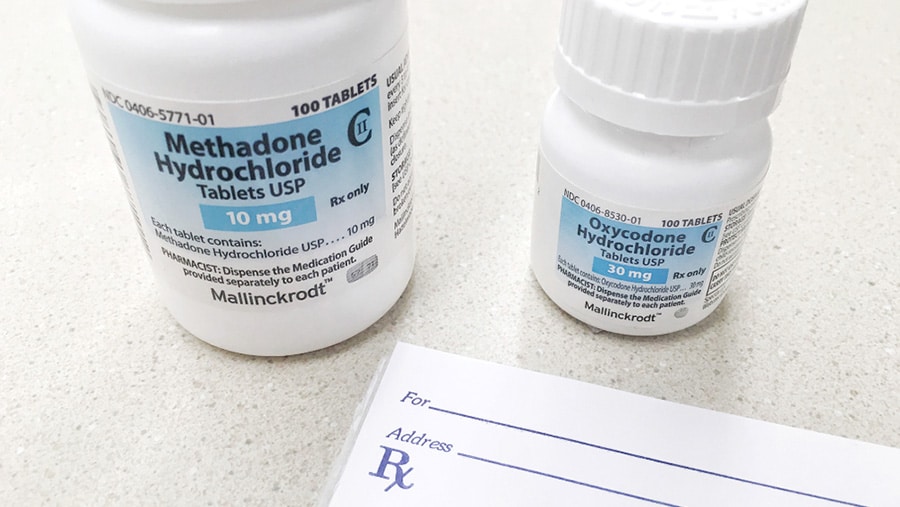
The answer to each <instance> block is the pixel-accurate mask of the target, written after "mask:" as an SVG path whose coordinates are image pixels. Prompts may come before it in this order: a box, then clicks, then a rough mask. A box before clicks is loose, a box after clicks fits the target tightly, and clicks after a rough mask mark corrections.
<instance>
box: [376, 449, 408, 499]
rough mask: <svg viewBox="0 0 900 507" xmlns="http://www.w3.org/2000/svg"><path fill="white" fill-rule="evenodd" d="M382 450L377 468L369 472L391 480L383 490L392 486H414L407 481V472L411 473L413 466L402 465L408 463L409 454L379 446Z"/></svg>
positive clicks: (406, 487)
mask: <svg viewBox="0 0 900 507" xmlns="http://www.w3.org/2000/svg"><path fill="white" fill-rule="evenodd" d="M380 447H381V449H382V450H383V451H384V452H383V453H382V455H381V462H380V463H379V464H378V470H376V471H375V472H369V475H371V476H372V477H377V478H379V479H385V480H388V481H391V482H390V484H388V486H387V487H386V488H384V490H385V491H390V490H391V488H393V487H394V486H397V487H399V488H400V489H409V488H411V487H413V486H414V484H413V483H411V482H407V480H408V477H409V474H410V473H412V471H413V467H406V468H404V465H406V464H407V463H409V454H407V453H406V452H404V451H401V450H400V449H393V448H391V447H385V446H383V445H382V446H380Z"/></svg>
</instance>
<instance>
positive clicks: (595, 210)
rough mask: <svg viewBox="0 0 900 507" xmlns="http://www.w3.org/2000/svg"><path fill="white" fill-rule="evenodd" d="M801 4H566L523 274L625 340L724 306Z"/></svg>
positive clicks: (617, 0) (788, 0) (774, 0)
mask: <svg viewBox="0 0 900 507" xmlns="http://www.w3.org/2000/svg"><path fill="white" fill-rule="evenodd" d="M805 8H806V0H755V1H752V2H751V1H737V2H735V1H704V2H698V1H693V0H669V1H658V0H654V1H624V0H566V1H565V2H564V7H563V14H562V21H561V33H560V38H559V43H558V51H557V54H556V77H557V81H558V84H559V90H558V91H557V92H556V94H555V95H554V96H553V97H552V98H551V99H550V103H549V105H548V107H547V111H546V116H545V119H544V122H543V125H542V131H541V146H540V158H539V164H538V177H537V195H536V198H535V199H536V200H535V211H534V222H533V232H532V234H533V237H532V269H533V270H534V273H535V276H536V278H537V280H538V282H539V283H540V285H541V287H542V288H543V289H544V291H545V292H546V293H547V294H548V295H549V296H550V298H551V299H552V300H553V301H554V302H556V304H558V305H559V306H560V307H561V308H562V309H563V310H565V311H566V312H568V313H569V314H571V315H572V316H574V317H576V318H578V319H580V320H582V321H584V322H586V323H587V324H589V325H591V326H594V327H597V328H600V329H604V330H608V331H612V332H615V333H622V334H629V335H658V334H664V333H670V332H674V331H678V330H680V329H684V328H686V327H688V326H690V325H692V324H695V323H697V322H699V321H700V320H702V319H703V318H705V317H707V316H708V315H709V314H710V313H711V312H712V311H713V310H714V309H715V308H716V307H717V306H718V304H719V303H720V302H721V301H722V297H723V296H724V295H725V290H726V287H727V286H728V279H729V277H730V276H731V274H732V272H733V271H734V269H735V265H736V263H737V260H738V255H739V253H740V249H741V243H742V242H743V240H744V237H745V235H746V232H747V227H748V225H749V223H750V218H751V215H752V213H753V208H754V206H755V204H756V202H757V198H758V195H759V191H760V187H761V185H762V183H763V178H764V176H765V174H766V171H767V169H768V165H769V159H770V154H771V150H772V141H771V131H770V128H769V124H768V120H767V116H768V115H769V114H770V113H771V112H772V111H773V110H774V109H775V107H776V105H777V103H778V100H779V97H780V92H781V88H782V84H783V82H784V79H785V77H786V75H787V73H788V69H789V67H790V59H791V55H792V53H793V49H794V45H795V42H796V40H797V36H798V33H799V29H800V24H801V20H802V17H803V14H804V11H805Z"/></svg>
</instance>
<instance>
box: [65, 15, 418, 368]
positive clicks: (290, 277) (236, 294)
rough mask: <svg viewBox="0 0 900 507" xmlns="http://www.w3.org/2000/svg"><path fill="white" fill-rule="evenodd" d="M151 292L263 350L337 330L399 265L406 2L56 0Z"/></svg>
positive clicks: (307, 346)
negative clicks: (64, 6)
mask: <svg viewBox="0 0 900 507" xmlns="http://www.w3.org/2000/svg"><path fill="white" fill-rule="evenodd" d="M69 7H70V9H69V10H70V18H71V22H72V26H73V30H74V33H75V37H76V40H77V42H78V45H79V47H80V50H81V53H82V57H83V60H84V64H85V67H86V70H87V73H88V77H89V81H90V88H91V91H92V92H93V97H94V99H95V101H96V104H97V106H98V108H99V110H100V115H101V118H102V123H103V127H104V129H105V132H106V135H107V137H108V139H109V143H110V145H111V147H112V151H113V155H114V159H115V162H116V164H117V165H118V168H119V172H120V175H121V177H122V180H123V181H124V183H125V187H126V190H127V195H128V199H129V201H130V205H131V211H132V212H133V213H134V217H135V219H136V221H137V224H138V229H139V232H140V237H141V240H142V242H143V245H144V247H145V248H146V251H147V254H148V255H149V257H150V263H151V265H152V269H153V272H154V277H155V279H156V282H157V286H158V289H159V292H160V294H161V298H162V301H163V302H164V303H165V305H166V306H167V307H168V309H169V311H170V312H171V314H172V315H173V316H174V318H175V319H176V320H177V321H178V322H179V323H180V324H181V325H182V326H183V327H184V328H185V329H186V330H187V331H189V332H190V333H192V334H194V335H195V336H197V337H198V338H200V339H202V340H204V341H206V342H208V343H210V344H213V345H215V346H218V347H221V348H223V349H227V350H230V351H235V352H240V353H246V354H252V355H263V356H274V355H289V354H296V353H301V352H307V351H311V350H315V349H320V348H323V347H327V346H329V345H332V344H334V343H337V342H340V341H342V340H345V339H347V338H349V337H351V336H353V335H355V334H357V333H359V332H360V331H362V330H363V329H365V328H366V327H368V326H369V325H371V324H372V323H374V322H375V321H376V320H377V319H378V318H380V317H381V316H382V315H384V314H385V312H387V311H388V309H390V307H391V306H392V305H393V304H394V303H395V302H396V301H397V300H398V299H399V297H400V295H401V293H402V292H403V290H404V289H405V287H406V285H407V283H408V281H409V278H410V276H411V273H412V268H413V261H414V248H415V247H414V232H413V227H412V225H411V223H410V218H411V213H412V164H411V157H412V152H411V146H410V144H409V143H410V137H409V132H410V123H409V122H410V119H409V110H410V102H409V60H408V41H407V13H406V3H405V0H304V1H289V0H70V4H69Z"/></svg>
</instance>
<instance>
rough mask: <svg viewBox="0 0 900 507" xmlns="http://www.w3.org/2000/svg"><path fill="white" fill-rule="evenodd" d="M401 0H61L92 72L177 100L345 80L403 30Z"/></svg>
mask: <svg viewBox="0 0 900 507" xmlns="http://www.w3.org/2000/svg"><path fill="white" fill-rule="evenodd" d="M406 16H407V13H406V3H405V0H375V1H362V0H342V1H340V2H334V3H333V4H331V3H329V2H327V1H325V0H312V1H310V2H234V3H224V4H222V5H187V6H185V5H172V4H162V3H155V2H111V1H106V0H70V3H69V17H70V20H71V24H72V27H73V31H74V33H75V37H76V39H77V41H78V44H79V46H80V49H81V54H82V58H83V60H84V62H85V66H86V67H87V69H88V70H89V72H91V73H92V74H94V75H96V76H98V77H100V78H103V79H107V80H110V81H112V82H115V84H117V85H119V86H122V87H126V88H130V89H134V90H152V91H153V92H154V93H156V94H160V95H161V96H168V97H171V98H179V99H186V100H191V99H192V100H223V101H227V100H246V99H248V98H252V97H265V96H268V97H274V96H279V95H286V94H291V93H296V92H297V91H298V89H301V90H302V89H310V88H316V87H319V86H323V85H325V84H328V83H331V82H335V81H339V80H342V79H345V78H347V77H348V76H349V75H350V74H353V73H354V72H356V71H358V70H362V69H363V68H364V67H365V66H367V65H369V64H371V63H372V62H374V61H376V60H377V59H379V58H381V57H383V56H384V55H385V54H387V53H388V52H389V51H390V50H391V49H392V48H393V47H395V46H396V45H397V44H398V43H400V42H401V41H402V40H403V38H404V37H405V34H406V23H407V20H406Z"/></svg>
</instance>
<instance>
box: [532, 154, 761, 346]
mask: <svg viewBox="0 0 900 507" xmlns="http://www.w3.org/2000/svg"><path fill="white" fill-rule="evenodd" d="M757 193H758V189H755V190H754V191H753V193H752V194H751V195H749V196H748V197H746V198H745V199H743V200H741V201H740V202H737V203H733V204H731V205H726V206H723V207H721V208H718V209H709V210H701V211H700V212H691V213H689V214H688V213H672V212H663V211H648V210H641V209H636V208H633V207H629V206H626V205H621V204H620V203H614V202H609V201H608V200H605V199H602V198H600V197H598V196H596V195H592V194H591V193H589V192H587V191H585V190H584V189H582V188H579V187H578V186H576V185H574V184H572V183H571V182H568V181H566V180H565V179H564V178H562V177H561V176H560V175H559V174H558V173H557V172H556V171H555V170H554V169H553V168H552V167H551V166H550V165H549V164H548V163H547V162H546V160H545V159H543V158H542V159H541V165H540V170H539V173H538V196H537V198H536V206H535V210H536V215H535V227H536V229H535V230H536V231H537V232H536V234H542V235H546V237H555V239H556V245H555V249H554V250H552V251H551V248H552V247H551V246H550V245H546V246H545V245H544V244H542V243H540V242H537V243H535V245H534V250H533V255H536V256H535V257H533V260H532V264H533V266H534V270H535V274H536V275H537V277H538V280H539V281H540V282H541V285H542V286H543V287H544V288H545V290H547V291H548V294H551V297H552V298H553V299H554V301H556V302H557V303H558V304H560V305H561V306H562V307H563V308H564V309H565V310H567V311H568V312H569V313H572V314H573V315H575V316H577V317H579V318H581V319H582V320H584V321H586V322H589V323H591V324H593V325H595V326H596V327H600V328H604V329H614V330H627V332H629V333H634V334H659V333H658V332H657V330H660V329H677V328H679V324H677V322H688V321H693V322H696V321H697V320H699V318H702V317H701V316H704V315H706V314H708V313H709V312H711V311H712V309H714V308H715V306H716V304H717V303H718V302H719V301H720V300H721V298H722V297H723V296H724V294H725V289H726V287H727V282H728V279H729V277H730V275H731V273H732V272H733V270H734V266H735V264H736V261H737V258H738V253H739V251H740V246H741V242H742V241H743V239H744V237H745V233H746V229H747V225H748V224H749V220H750V217H751V214H752V210H753V207H754V204H755V201H756V196H757ZM554 208H555V209H554ZM557 213H558V214H557ZM554 217H558V220H556V219H554ZM554 254H555V255H554ZM551 263H552V269H551ZM682 327H684V326H682Z"/></svg>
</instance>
